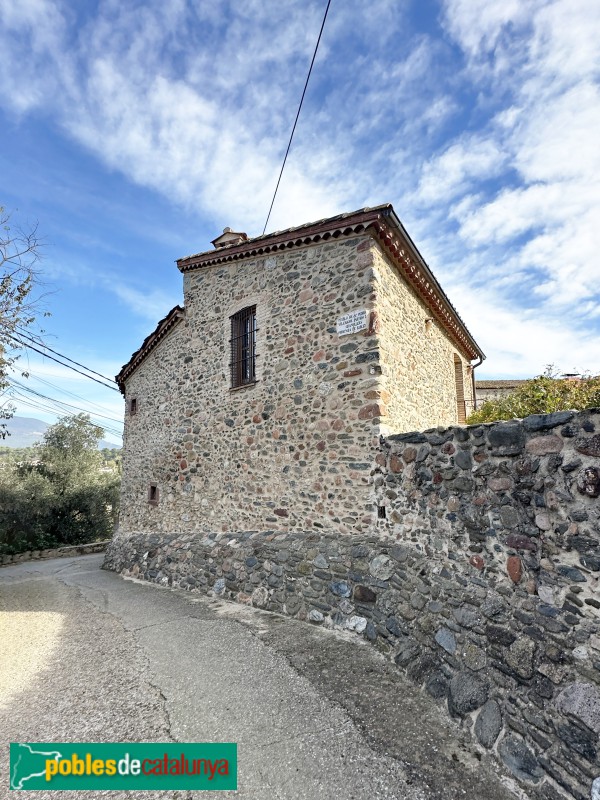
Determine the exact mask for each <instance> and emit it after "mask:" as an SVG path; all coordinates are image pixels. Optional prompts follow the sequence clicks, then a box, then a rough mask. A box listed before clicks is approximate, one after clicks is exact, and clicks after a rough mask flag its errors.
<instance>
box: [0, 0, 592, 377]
mask: <svg viewBox="0 0 600 800" xmlns="http://www.w3.org/2000/svg"><path fill="white" fill-rule="evenodd" d="M363 5H364V4H363V3H360V2H359V0H348V2H346V3H344V4H342V6H341V7H339V8H338V9H335V6H334V7H332V11H331V15H330V18H329V20H328V23H327V27H326V29H325V36H324V39H323V42H322V49H321V51H320V53H319V58H318V60H317V64H316V68H315V72H314V74H313V79H312V82H311V84H310V86H309V92H308V95H307V98H306V101H305V103H306V105H305V108H304V112H303V115H302V116H301V118H300V124H299V126H298V129H297V134H296V139H295V142H294V147H293V149H292V152H291V155H290V158H289V160H288V164H287V167H286V171H285V173H284V177H283V181H282V184H281V187H280V193H279V196H278V201H277V204H276V206H275V209H274V215H273V218H272V220H271V223H270V226H269V229H271V230H273V229H277V228H283V227H287V226H289V225H296V224H299V223H301V222H304V221H308V220H311V219H317V218H319V217H322V216H327V215H329V214H334V213H337V212H340V211H345V210H349V209H351V208H353V207H354V208H356V207H359V206H361V205H365V204H375V203H379V202H382V201H386V200H392V201H394V202H395V204H396V208H397V210H398V211H399V213H400V214H401V216H402V217H403V220H404V222H405V223H406V225H407V227H408V229H409V231H410V232H411V235H412V236H413V238H414V239H415V240H416V241H417V242H418V243H420V245H421V250H422V252H423V255H424V256H425V258H426V259H427V260H428V261H429V262H430V263H432V265H433V266H434V269H435V270H436V272H437V273H438V274H439V277H440V279H441V281H442V283H443V284H444V285H449V286H450V287H451V289H450V296H451V297H452V299H453V300H454V301H455V302H456V305H457V306H458V308H459V310H461V311H462V310H463V302H464V303H466V304H468V315H469V320H470V327H471V328H472V330H473V333H474V335H475V336H476V338H478V339H481V340H482V344H483V345H484V347H485V348H486V349H488V350H489V351H490V355H491V356H492V359H493V363H497V364H498V365H499V366H498V369H500V365H501V368H502V372H503V373H504V374H507V373H508V374H510V373H511V369H510V363H512V364H513V367H514V370H513V373H514V371H515V370H517V371H518V372H519V374H524V372H523V371H525V373H527V372H528V373H531V372H532V371H533V372H536V371H537V372H539V371H540V370H541V369H542V368H543V366H544V363H545V361H547V360H548V358H550V360H555V361H556V362H557V363H558V362H559V361H560V362H561V366H564V367H565V368H569V367H570V366H573V365H572V364H567V363H566V362H565V361H564V360H563V359H564V358H565V357H566V354H567V352H568V351H569V350H572V349H573V348H577V345H578V343H582V342H583V345H582V346H580V347H579V348H578V349H577V352H578V353H580V354H581V357H582V360H584V361H585V360H586V359H587V360H588V363H587V364H586V363H583V364H581V366H582V368H585V367H586V366H589V365H590V364H591V363H592V361H593V360H594V358H595V356H594V352H593V348H592V347H591V345H589V342H590V341H591V339H590V337H589V335H588V333H587V332H586V330H585V329H583V328H582V327H581V323H582V322H583V321H584V320H587V322H588V325H591V324H592V321H597V318H598V308H599V307H600V295H599V291H598V286H599V278H600V266H599V263H598V259H597V256H596V254H597V252H598V249H599V248H600V241H599V235H600V234H599V229H600V226H598V224H597V220H598V218H600V188H599V186H598V182H597V175H598V174H599V172H600V150H599V148H598V147H597V143H596V139H597V135H598V134H597V132H598V130H600V90H599V88H598V73H599V71H600V48H598V45H597V42H598V40H599V39H600V15H598V13H597V9H596V5H597V0H569V2H565V0H505V2H490V0H445V2H442V17H441V19H442V22H443V25H444V29H445V34H446V38H444V37H438V38H435V33H434V32H433V29H432V31H430V33H428V34H424V33H423V32H417V33H415V32H414V31H410V30H409V28H410V26H409V22H408V11H407V9H408V8H409V7H408V5H406V6H405V4H399V3H398V2H397V0H373V2H372V3H370V5H369V13H368V14H367V15H364V13H362V12H363V10H364V9H363ZM228 8H229V11H228V14H227V15H224V14H223V12H222V10H221V8H220V7H219V5H218V4H215V3H196V4H190V3H186V2H185V1H184V0H170V1H165V2H163V3H158V2H152V0H145V2H139V1H138V0H132V2H128V3H121V2H118V0H100V2H99V3H98V4H97V5H96V8H95V9H94V11H90V12H88V13H90V14H91V16H89V17H88V20H87V22H86V24H85V25H83V26H81V25H80V26H79V27H76V25H75V14H74V12H73V11H72V10H71V8H70V5H69V4H68V3H67V2H66V0H63V2H60V0H55V2H51V0H23V1H22V2H20V3H13V2H9V0H0V96H1V97H3V98H4V101H5V103H6V104H7V105H9V106H10V107H11V108H12V109H13V111H14V112H15V113H16V114H24V113H27V112H29V111H31V110H34V109H35V110H36V112H38V113H39V114H40V115H48V116H50V117H51V118H52V120H53V122H54V123H55V124H56V125H57V126H59V127H61V128H62V130H63V131H65V132H66V133H67V135H68V136H69V137H71V138H72V139H73V140H74V141H76V142H77V143H78V144H79V145H82V146H83V147H85V148H86V149H87V150H88V151H89V152H91V153H92V154H94V156H95V157H96V158H97V159H98V160H100V161H101V162H103V163H104V164H106V165H107V166H108V167H109V168H110V169H112V170H117V171H119V172H121V173H122V174H124V175H125V176H126V177H127V178H129V179H130V180H131V181H134V182H135V183H137V184H138V185H141V186H144V187H148V188H150V189H152V190H153V191H155V192H158V193H160V194H161V195H163V196H164V197H167V198H168V199H169V200H171V201H173V202H174V203H175V204H178V205H180V206H184V207H185V208H187V209H191V210H193V211H195V212H197V213H198V214H199V215H203V216H204V217H205V219H207V220H208V222H209V223H210V225H214V230H215V232H216V231H218V230H219V229H220V228H222V227H223V226H224V225H231V226H232V227H234V228H238V227H239V228H242V229H245V230H246V231H247V232H248V233H249V234H251V235H255V234H257V233H259V232H260V231H262V226H263V224H264V219H265V216H266V212H267V209H268V206H269V203H270V200H271V196H272V192H273V189H274V186H275V182H276V180H277V175H278V172H279V168H280V164H281V158H282V156H283V151H284V149H285V145H286V143H287V138H288V135H289V131H290V128H291V124H292V122H293V119H294V114H295V112H296V108H297V102H298V99H299V95H300V92H301V90H302V85H303V82H304V77H305V75H306V68H307V65H308V61H309V59H310V56H311V54H312V48H313V46H314V41H315V38H316V33H317V31H318V28H319V25H320V21H321V14H322V11H323V6H322V3H319V2H313V1H312V0H311V2H306V0H287V2H286V3H283V4H272V3H271V4H265V3H264V0H248V1H247V2H245V3H243V4H229V6H228ZM359 13H360V15H361V16H360V19H361V23H360V24H357V18H358V14H359ZM40 19H44V20H45V21H46V22H47V24H46V23H45V24H44V25H39V20H40ZM457 47H458V49H459V51H460V52H461V53H462V56H461V57H460V58H459V59H457V57H456V48H457ZM473 98H475V100H474V99H473ZM195 246H196V245H195V244H194V245H193V247H195ZM200 246H202V244H201V243H200ZM198 249H199V248H198ZM179 254H180V253H176V254H175V255H179ZM81 280H82V281H84V282H88V283H93V282H94V281H96V283H97V284H98V285H102V286H103V287H104V288H107V289H110V290H111V291H113V292H114V293H115V294H116V296H117V297H118V298H119V299H120V300H121V301H122V302H123V303H125V304H126V305H127V306H128V308H129V309H131V310H132V311H134V312H135V313H136V314H138V315H140V316H141V317H143V318H144V319H148V320H152V322H155V321H156V320H157V319H158V318H160V317H162V316H164V314H165V313H166V311H168V310H169V308H170V307H171V306H172V305H174V303H175V302H177V299H175V300H174V301H173V298H169V297H165V296H164V295H163V294H161V293H160V292H158V291H152V292H151V293H146V292H145V291H144V290H143V287H140V286H139V285H138V284H136V283H135V282H134V281H132V282H131V283H126V282H125V281H123V280H122V279H117V280H114V279H113V277H112V276H110V275H108V274H107V275H97V274H92V275H88V274H87V273H86V274H84V275H83V276H82V277H81ZM454 287H456V292H457V294H456V296H454V294H453V291H452V289H453V288H454ZM484 307H485V313H482V310H481V309H482V308H484ZM472 309H474V310H476V312H477V316H473V314H474V311H472ZM465 316H467V315H465ZM500 330H501V331H502V340H500V339H499V337H498V334H497V332H498V331H500ZM524 342H526V346H527V352H525V351H524V346H523V343H524ZM538 343H539V344H538ZM544 352H547V353H548V352H552V354H551V355H550V357H548V356H544V355H543V353H544ZM554 353H556V356H555V355H554Z"/></svg>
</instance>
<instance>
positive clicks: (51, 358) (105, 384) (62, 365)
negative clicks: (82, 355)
mask: <svg viewBox="0 0 600 800" xmlns="http://www.w3.org/2000/svg"><path fill="white" fill-rule="evenodd" d="M6 336H7V338H9V339H12V340H13V342H16V343H17V344H19V345H21V347H27V348H28V349H29V350H33V351H35V352H36V353H39V354H40V355H41V356H44V358H49V359H50V361H56V363H57V364H60V365H61V367H66V368H67V369H70V370H73V372H77V373H79V375H83V377H84V378H89V379H90V380H91V381H95V382H96V383H99V384H100V386H104V387H105V388H106V389H112V390H113V391H115V392H118V391H119V389H118V387H117V386H109V385H108V384H107V383H103V382H102V381H99V380H98V378H93V377H92V376H91V375H87V374H86V373H85V372H82V371H81V370H79V369H75V367H71V366H69V364H65V363H64V362H62V361H59V360H58V359H57V358H54V357H53V356H50V355H48V353H44V352H43V351H42V350H40V349H39V348H37V347H34V346H33V345H32V344H27V342H22V341H21V340H20V339H17V338H16V337H15V336H11V335H10V334H9V333H7V334H6ZM53 352H54V351H53ZM68 360H69V361H71V359H68ZM73 363H75V362H73ZM84 369H87V367H84ZM95 374H96V375H98V374H99V373H95ZM107 380H110V379H109V378H107ZM113 382H114V381H113Z"/></svg>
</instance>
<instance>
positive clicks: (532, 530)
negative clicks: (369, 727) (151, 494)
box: [105, 410, 600, 800]
mask: <svg viewBox="0 0 600 800" xmlns="http://www.w3.org/2000/svg"><path fill="white" fill-rule="evenodd" d="M370 480H371V481H372V488H373V490H374V492H375V494H376V497H377V507H378V521H377V523H376V525H373V526H372V527H371V528H370V529H369V530H365V531H362V532H357V533H353V534H347V535H337V534H334V533H332V532H327V531H319V530H315V529H312V530H303V529H301V528H297V529H295V530H288V531H281V530H275V529H271V530H267V531H261V532H251V531H247V532H237V533H235V532H233V533H232V532H227V533H223V532H218V531H212V532H209V533H205V534H203V535H196V534H194V533H191V532H186V531H181V532H173V533H166V534H165V533H162V532H155V533H150V534H148V533H147V532H146V531H139V532H128V533H127V534H126V535H124V534H120V535H118V536H117V537H116V538H115V539H114V540H113V543H112V544H111V546H110V548H109V550H108V552H107V558H106V562H105V566H106V567H107V568H110V569H115V570H117V571H121V572H123V573H124V574H126V575H133V576H137V577H139V578H143V579H145V580H150V581H154V582H157V583H160V584H163V585H172V586H178V587H181V588H184V589H188V590H190V591H201V592H204V593H209V594H211V593H214V594H216V595H220V596H225V597H228V598H230V599H232V600H235V601H237V602H242V603H251V604H253V605H255V606H258V607H260V608H266V609H269V610H272V611H277V612H280V613H285V614H289V615H291V616H294V617H297V618H299V619H303V620H307V621H308V622H310V623H312V624H318V625H326V626H337V627H341V628H344V629H346V630H351V631H354V632H356V633H357V634H359V635H361V636H364V637H365V638H367V639H368V640H369V641H370V642H372V643H373V645H374V646H376V647H377V648H379V649H380V650H381V651H382V652H383V653H386V654H387V655H388V656H389V657H390V658H393V659H394V660H395V662H396V663H397V664H398V666H399V667H400V668H402V669H405V670H406V671H407V674H408V675H409V676H410V677H411V679H412V680H413V681H414V682H415V685H416V686H417V687H420V688H421V689H422V690H423V691H427V692H428V693H429V694H431V695H432V696H433V697H434V698H436V699H437V700H438V702H440V703H443V704H444V705H445V706H446V707H447V709H448V713H449V714H450V715H452V716H453V717H454V718H455V719H456V721H457V722H458V724H459V725H460V726H461V728H462V736H463V737H464V739H465V740H466V741H470V742H471V744H472V747H473V748H474V749H477V748H481V749H486V750H491V751H492V752H493V753H494V754H495V755H496V756H497V758H498V759H499V760H500V761H501V762H502V763H503V764H504V765H505V767H506V768H507V769H508V770H510V771H511V772H512V774H513V775H514V777H515V778H516V779H517V780H518V781H520V782H521V783H522V784H523V786H524V787H525V791H526V793H527V796H528V797H530V798H536V799H537V798H540V799H543V800H557V798H565V797H567V798H575V799H576V800H583V798H586V800H587V799H588V798H589V797H590V787H591V784H592V781H593V780H594V779H595V778H596V777H597V776H598V775H600V759H599V755H598V736H599V734H600V690H599V683H600V617H599V616H598V612H599V609H600V598H599V596H598V581H599V578H600V544H599V542H600V497H599V495H600V411H598V410H593V411H588V412H581V413H578V414H575V413H573V412H560V413H557V414H551V415H545V416H532V417H528V418H526V419H525V420H523V421H513V422H508V423H496V424H492V425H477V426H470V427H467V428H460V427H453V428H449V429H433V430H428V431H425V432H424V433H412V434H400V435H395V436H390V437H388V438H387V439H384V440H382V443H381V446H380V450H379V453H378V454H377V456H376V459H375V466H374V468H373V469H372V470H371V471H370ZM383 514H385V518H384V517H383Z"/></svg>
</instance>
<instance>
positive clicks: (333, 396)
mask: <svg viewBox="0 0 600 800" xmlns="http://www.w3.org/2000/svg"><path fill="white" fill-rule="evenodd" d="M386 213H387V212H386ZM363 217H364V215H363ZM380 217H381V213H379V212H377V213H373V214H371V216H370V217H369V221H370V222H376V223H377V224H379V222H377V220H378V219H379V218H380ZM359 218H361V219H362V217H357V216H356V215H354V217H353V219H359ZM346 221H347V220H346ZM326 222H327V221H326ZM334 223H335V220H334ZM336 224H337V223H336ZM387 231H388V228H386V234H385V236H384V235H383V234H381V235H379V236H378V235H377V232H376V231H375V229H374V228H372V227H369V226H368V225H366V224H362V223H361V224H360V225H358V226H354V227H352V228H347V227H343V228H342V232H341V233H339V235H338V236H337V237H336V238H333V234H331V236H329V234H328V236H323V237H320V238H319V237H317V238H318V241H317V240H314V241H313V240H310V241H309V240H308V239H309V238H310V237H305V238H304V239H302V240H300V241H299V242H298V241H296V240H294V236H292V241H291V242H290V241H289V237H288V240H287V241H286V244H285V246H284V247H283V248H279V249H275V250H274V251H273V252H270V253H262V252H261V253H256V252H255V249H256V248H255V249H254V250H253V249H252V247H251V245H250V244H246V243H244V244H243V245H241V247H242V248H245V249H244V252H243V253H242V254H241V256H240V257H239V258H233V257H231V258H230V257H229V255H230V253H232V252H234V253H235V252H236V247H235V246H233V247H231V246H230V247H225V248H223V250H222V251H211V252H210V253H207V254H201V256H202V259H201V261H200V262H199V263H192V264H191V266H190V264H189V263H188V262H190V261H193V257H191V258H190V259H187V260H182V262H180V269H181V270H182V272H183V273H184V300H185V304H184V307H185V311H184V312H183V311H181V310H180V311H181V314H179V315H178V316H177V318H176V319H175V318H173V319H172V320H171V321H170V322H168V324H167V323H165V325H164V326H163V327H164V333H161V334H160V336H158V335H157V337H156V339H155V340H151V344H152V346H151V347H149V348H147V350H148V352H147V353H146V354H145V355H143V357H142V356H140V354H136V356H134V358H133V359H132V362H130V365H129V366H127V367H125V368H124V370H125V372H124V373H123V374H122V376H121V384H122V386H124V388H125V391H126V396H127V400H128V404H129V405H128V407H129V408H130V409H131V401H132V400H135V404H136V405H135V412H136V413H135V414H131V413H129V414H128V415H127V416H126V424H125V441H124V458H123V483H122V502H121V518H120V532H121V533H127V532H135V531H146V532H153V531H161V532H162V533H175V532H176V533H180V532H195V531H198V532H201V533H209V532H213V531H230V532H232V531H253V530H256V531H265V530H286V531H287V530H313V529H315V530H323V531H332V532H336V533H339V534H347V533H349V532H358V531H365V530H368V529H369V528H370V527H371V526H372V525H373V524H374V523H375V520H376V518H377V517H376V514H377V509H376V506H375V503H374V499H375V498H374V492H373V485H372V482H371V481H370V477H369V476H370V472H371V470H372V468H373V466H374V463H375V458H376V457H377V452H378V446H379V436H380V434H381V433H384V432H386V431H388V430H390V429H393V430H394V431H398V430H409V429H411V428H412V427H413V426H417V425H418V426H420V427H427V426H430V425H438V424H445V425H447V424H451V423H453V422H456V420H457V401H456V380H455V374H454V360H453V359H454V358H455V357H459V358H460V360H461V363H462V364H463V372H464V375H465V381H464V384H465V390H466V392H467V393H469V392H471V380H470V378H469V376H468V374H467V373H468V365H469V364H470V358H474V357H476V355H477V353H478V351H477V349H473V348H474V343H473V342H472V340H471V339H470V338H469V334H468V332H467V331H466V330H465V329H464V326H462V323H461V322H460V320H459V319H458V317H457V316H456V313H455V312H454V310H453V309H452V308H451V306H449V304H448V302H447V300H446V299H445V297H444V295H443V292H441V289H439V287H437V290H436V291H437V295H436V300H435V302H437V303H438V306H433V305H432V307H431V308H430V307H428V305H427V303H426V302H425V300H423V299H422V298H421V297H419V295H418V294H417V290H416V289H415V288H414V286H411V285H410V284H409V280H408V278H409V276H412V279H413V282H415V285H416V286H417V288H419V287H420V286H421V284H422V287H423V288H420V291H421V293H422V294H424V295H426V289H427V290H428V291H429V290H432V287H433V285H434V283H435V279H433V277H428V273H426V272H425V269H426V268H425V267H424V265H423V266H422V267H419V266H418V264H417V256H416V255H414V257H413V260H412V261H411V259H410V258H409V256H408V255H407V254H406V252H405V250H402V251H401V255H400V256H398V257H392V254H391V253H392V250H391V248H396V251H397V250H398V248H399V247H400V244H399V243H397V240H396V239H394V238H393V237H392V236H391V234H390V233H388V232H387ZM336 232H339V231H337V229H336ZM329 233H331V226H329ZM396 233H397V234H399V233H400V231H399V230H397V231H396ZM394 235H396V234H394ZM386 237H387V238H386ZM266 240H267V241H270V240H269V237H266ZM261 241H262V240H261ZM384 245H385V247H386V248H387V250H386V252H384ZM238 249H239V248H238ZM221 252H223V253H224V255H223V256H222V257H221ZM206 256H208V257H210V258H208V259H207V258H206ZM213 256H214V258H213ZM402 270H404V271H405V274H406V276H407V277H403V272H402ZM418 280H420V281H421V284H419V283H418ZM436 285H437V284H436ZM429 302H430V304H432V303H433V302H434V301H433V300H431V299H430V301H429ZM248 306H256V319H257V328H258V330H257V335H256V382H254V383H252V384H251V385H247V386H243V387H239V388H235V389H232V388H231V375H230V366H229V363H230V337H231V320H230V318H231V316H232V315H233V314H234V313H236V312H237V311H239V310H240V309H243V308H244V307H248ZM432 308H433V310H432ZM362 309H364V310H365V311H366V317H365V319H366V323H365V325H366V327H365V328H364V329H361V330H358V331H357V332H354V333H350V334H342V333H338V330H337V327H336V322H337V320H339V319H340V318H341V317H343V316H344V315H346V314H348V313H350V312H353V311H357V310H362ZM440 309H442V310H443V311H444V314H445V316H444V315H443V314H442V312H441V311H440ZM448 309H450V310H448ZM434 314H437V316H438V317H439V320H438V321H436V322H434V323H432V320H433V317H434ZM427 320H429V322H427ZM452 325H453V326H454V328H452V327H451V326H452ZM453 330H454V331H458V334H455V333H453ZM457 336H458V338H457ZM461 336H462V340H461V338H460V337H461ZM149 339H151V337H149ZM458 354H460V355H458ZM151 484H152V485H153V486H154V487H155V488H154V489H153V491H154V492H155V494H154V495H153V502H151V503H149V502H148V500H149V490H150V485H151Z"/></svg>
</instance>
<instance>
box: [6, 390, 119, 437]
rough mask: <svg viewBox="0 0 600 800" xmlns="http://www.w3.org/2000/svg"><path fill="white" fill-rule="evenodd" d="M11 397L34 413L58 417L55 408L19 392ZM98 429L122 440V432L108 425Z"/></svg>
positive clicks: (14, 391) (14, 392)
mask: <svg viewBox="0 0 600 800" xmlns="http://www.w3.org/2000/svg"><path fill="white" fill-rule="evenodd" d="M12 396H13V399H14V400H15V401H17V402H18V403H19V405H24V406H28V407H29V408H33V409H35V410H36V411H43V412H44V413H46V414H52V415H54V416H58V414H57V413H56V412H57V409H56V408H52V407H51V406H48V405H45V404H44V403H40V402H39V401H37V402H36V401H35V400H32V399H30V398H27V397H24V396H22V395H21V394H19V392H17V391H16V390H13V394H12ZM59 410H60V409H59ZM98 427H99V428H102V430H103V431H104V432H105V433H109V434H112V435H113V436H115V437H116V438H118V439H122V438H123V434H122V432H121V431H118V430H116V429H115V428H111V427H110V426H108V425H98Z"/></svg>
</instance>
